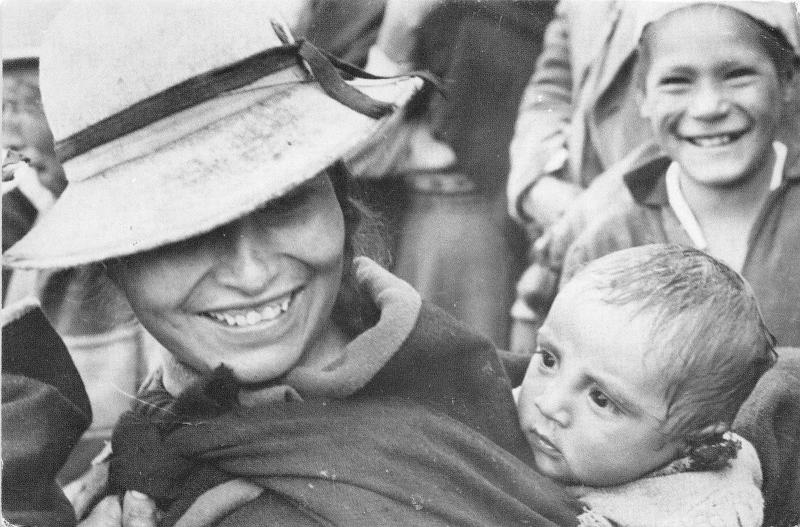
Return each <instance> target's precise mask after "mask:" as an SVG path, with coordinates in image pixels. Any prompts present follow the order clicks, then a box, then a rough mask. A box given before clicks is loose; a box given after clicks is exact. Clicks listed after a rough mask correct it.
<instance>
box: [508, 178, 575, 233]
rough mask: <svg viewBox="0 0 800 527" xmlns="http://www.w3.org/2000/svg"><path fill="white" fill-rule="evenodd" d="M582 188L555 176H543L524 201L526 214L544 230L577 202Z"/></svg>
mask: <svg viewBox="0 0 800 527" xmlns="http://www.w3.org/2000/svg"><path fill="white" fill-rule="evenodd" d="M580 193H581V188H580V187H579V186H578V185H573V184H572V183H565V182H564V181H561V180H560V179H557V178H555V177H553V176H542V177H541V178H540V179H539V180H538V181H537V182H536V184H534V185H533V187H531V189H530V191H528V194H529V195H528V197H527V198H526V199H525V200H524V201H523V205H522V206H523V210H524V212H525V213H526V214H527V215H528V216H530V217H531V218H533V219H534V220H535V221H536V223H538V224H539V225H540V226H541V227H542V228H545V229H546V228H547V227H549V226H551V225H552V224H554V223H555V222H556V221H557V220H558V219H559V218H561V216H562V215H563V214H564V212H566V211H567V209H568V208H569V207H570V206H571V205H572V204H573V203H574V202H575V200H576V199H577V197H578V195H579V194H580Z"/></svg>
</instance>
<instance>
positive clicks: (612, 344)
mask: <svg viewBox="0 0 800 527" xmlns="http://www.w3.org/2000/svg"><path fill="white" fill-rule="evenodd" d="M651 322H652V317H651V316H649V315H646V314H645V315H642V314H636V315H635V316H634V310H633V309H631V308H630V307H629V306H611V305H607V304H605V303H603V302H602V301H601V300H600V298H599V296H598V294H597V292H596V291H594V290H592V289H590V287H589V286H587V285H586V284H585V283H583V284H581V283H580V282H572V283H570V284H569V285H567V287H565V288H564V289H563V290H562V292H561V293H559V295H558V296H557V297H556V300H555V302H554V303H553V307H552V309H551V310H550V313H549V315H548V317H547V320H546V321H545V323H544V325H543V326H542V328H541V330H540V331H539V339H538V347H537V353H536V354H535V355H534V357H533V360H532V361H531V364H530V366H529V367H528V371H527V373H526V375H525V380H524V381H523V384H522V388H521V391H520V395H519V400H518V409H519V418H520V425H521V427H522V430H523V432H524V433H525V434H526V436H527V438H528V443H529V444H530V446H531V448H532V449H533V453H534V458H535V462H536V468H537V469H538V470H539V471H540V472H541V473H543V474H544V475H546V476H548V477H551V478H553V479H555V480H557V481H560V482H562V483H565V484H585V485H592V486H604V485H618V484H622V483H625V482H628V481H632V480H634V479H637V478H639V477H641V476H643V475H645V474H647V473H648V472H651V471H653V470H655V469H656V468H658V467H660V466H662V465H664V464H666V463H668V462H669V461H671V460H673V459H675V458H676V457H678V453H679V442H678V441H676V440H671V439H668V438H667V437H666V436H665V435H664V433H663V430H662V427H661V425H662V422H663V420H664V418H665V416H666V412H667V404H666V401H665V400H664V393H665V382H664V380H663V375H662V366H663V364H664V361H663V360H659V357H654V355H658V353H657V352H647V351H648V350H649V349H652V348H654V345H653V344H654V343H651V342H650V341H649V338H650V337H649V336H650V332H649V326H650V323H651Z"/></svg>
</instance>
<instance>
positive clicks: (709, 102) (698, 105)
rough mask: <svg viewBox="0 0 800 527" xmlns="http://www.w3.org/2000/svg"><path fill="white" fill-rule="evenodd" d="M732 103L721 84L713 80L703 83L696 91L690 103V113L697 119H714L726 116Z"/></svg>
mask: <svg viewBox="0 0 800 527" xmlns="http://www.w3.org/2000/svg"><path fill="white" fill-rule="evenodd" d="M729 110H730V103H729V102H728V99H727V97H726V96H725V93H724V91H723V90H722V88H721V87H720V86H718V85H717V84H716V83H713V82H704V83H702V84H701V85H700V86H699V87H698V88H697V89H696V90H695V92H694V96H693V97H692V101H691V103H690V104H689V114H690V115H691V116H692V117H694V118H695V119H702V120H713V119H719V118H721V117H723V116H725V115H726V114H727V113H728V111H729Z"/></svg>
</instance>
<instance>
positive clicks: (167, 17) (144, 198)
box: [4, 0, 422, 268]
mask: <svg viewBox="0 0 800 527" xmlns="http://www.w3.org/2000/svg"><path fill="white" fill-rule="evenodd" d="M278 15H279V13H277V12H276V9H275V2H270V1H264V0H240V1H237V2H235V3H233V4H232V3H230V2H226V1H223V0H216V1H212V0H168V1H164V0H161V1H159V0H138V1H136V2H131V1H130V0H91V1H89V0H86V1H82V2H76V3H75V4H73V5H70V6H68V7H66V8H64V9H63V10H62V11H61V12H60V13H59V16H58V17H57V18H56V19H55V21H54V22H53V23H52V25H51V26H50V27H49V29H48V31H47V33H46V35H45V42H44V44H43V47H42V52H41V58H40V70H41V71H40V78H41V90H42V98H43V101H44V106H45V112H46V114H47V117H48V120H49V122H50V125H51V127H52V130H53V135H54V137H55V139H56V145H57V146H56V149H57V152H58V153H59V156H60V157H61V159H62V160H63V161H64V168H65V171H66V174H67V179H68V181H69V184H68V186H67V189H66V190H65V192H64V193H63V194H62V195H61V197H60V198H59V200H58V201H57V203H56V205H55V206H54V207H53V209H52V210H51V211H50V212H49V213H48V214H47V215H46V216H44V217H43V218H42V220H41V222H40V223H39V224H37V225H36V226H35V227H34V228H33V230H32V231H31V232H30V233H28V235H27V236H25V237H24V238H23V239H22V240H20V242H19V243H17V244H16V245H14V246H13V247H12V248H11V249H10V250H8V251H7V252H6V253H5V254H4V258H5V263H6V264H7V265H10V266H12V267H23V268H54V267H71V266H76V265H81V264H86V263H91V262H97V261H101V260H105V259H108V258H112V257H118V256H124V255H129V254H133V253H137V252H141V251H145V250H147V249H151V248H154V247H158V246H161V245H164V244H168V243H171V242H175V241H179V240H184V239H187V238H189V237H192V236H195V235H197V234H201V233H204V232H208V231H210V230H212V229H214V228H215V227H218V226H220V225H223V224H225V223H228V222H230V221H232V220H234V219H236V218H239V217H241V216H243V215H245V214H247V213H249V212H251V211H253V210H255V209H257V208H258V207H260V206H261V205H263V204H264V203H265V202H267V201H269V200H271V199H274V198H276V197H279V196H281V195H283V194H285V193H286V192H288V191H289V190H291V189H292V188H294V187H296V186H297V185H299V184H301V183H302V182H304V181H306V180H308V179H310V178H312V177H314V176H315V175H316V174H318V173H319V172H320V171H322V170H323V169H325V168H326V167H328V166H329V165H330V164H331V163H333V162H334V161H335V160H337V159H339V158H342V157H344V156H346V155H348V154H350V153H352V152H354V151H356V150H357V149H358V148H359V145H361V144H363V143H364V142H365V141H366V140H368V139H369V138H370V137H372V136H374V135H375V134H376V133H380V130H381V128H382V127H383V126H385V125H386V124H387V122H388V121H391V120H397V119H399V112H398V111H397V108H399V107H401V106H402V105H403V104H405V103H406V102H407V101H408V100H409V98H410V97H411V96H412V95H413V94H414V93H415V92H416V91H417V90H418V89H419V88H420V86H421V84H422V81H421V79H419V78H417V77H402V78H394V79H372V80H355V81H348V82H343V81H342V79H341V77H340V76H339V73H338V70H337V69H336V68H335V67H334V66H332V65H331V63H330V62H329V61H328V59H326V58H325V57H323V56H322V54H320V52H319V50H316V48H313V46H309V45H308V43H293V42H292V40H291V37H290V36H288V35H287V30H286V28H285V26H282V25H281V24H280V23H278V22H276V20H277V16H278ZM301 56H302V59H303V60H300V58H299V57H301Z"/></svg>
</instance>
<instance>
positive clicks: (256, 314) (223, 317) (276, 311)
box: [206, 297, 292, 326]
mask: <svg viewBox="0 0 800 527" xmlns="http://www.w3.org/2000/svg"><path fill="white" fill-rule="evenodd" d="M291 301H292V297H286V299H285V300H283V301H282V302H281V303H279V304H270V305H268V306H266V307H264V308H262V309H260V310H258V311H256V310H252V309H251V310H250V311H247V312H245V313H242V312H238V313H231V312H228V313H220V312H215V313H206V314H207V315H208V316H209V317H211V318H213V319H214V320H218V321H220V322H224V323H226V324H227V325H229V326H254V325H256V324H258V323H259V322H269V321H271V320H275V319H276V318H278V317H279V316H281V315H282V314H283V313H285V312H286V311H288V309H289V304H291Z"/></svg>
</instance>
